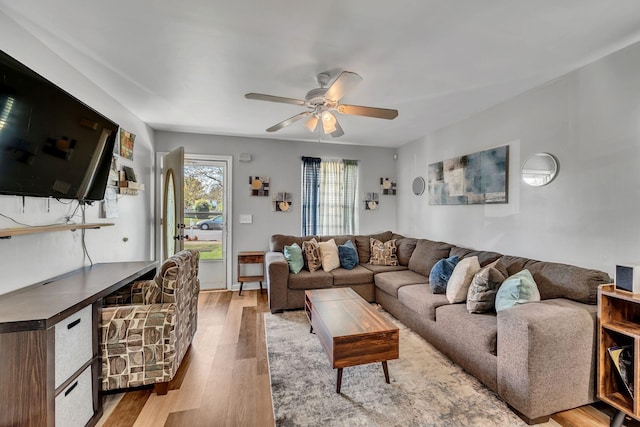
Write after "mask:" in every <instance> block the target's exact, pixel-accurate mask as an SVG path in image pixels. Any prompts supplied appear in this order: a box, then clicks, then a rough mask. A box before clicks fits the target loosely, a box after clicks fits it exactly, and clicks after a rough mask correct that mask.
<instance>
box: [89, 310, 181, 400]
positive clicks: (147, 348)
mask: <svg viewBox="0 0 640 427" xmlns="http://www.w3.org/2000/svg"><path fill="white" fill-rule="evenodd" d="M99 316H100V317H99V320H98V321H99V328H100V358H101V364H102V373H101V381H102V389H103V390H112V389H118V388H126V387H138V386H141V385H147V384H154V383H157V382H167V381H170V380H171V377H172V376H173V372H175V369H177V367H174V366H173V364H174V359H175V344H176V330H175V329H176V328H175V326H176V325H175V321H176V306H175V304H172V303H170V304H149V305H126V306H110V307H103V308H101V309H100V310H99ZM174 368H175V369H174Z"/></svg>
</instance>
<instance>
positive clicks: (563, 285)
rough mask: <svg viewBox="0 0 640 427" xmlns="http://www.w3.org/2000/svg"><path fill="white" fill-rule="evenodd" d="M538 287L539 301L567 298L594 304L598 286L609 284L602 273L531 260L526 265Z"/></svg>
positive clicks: (608, 279) (605, 274)
mask: <svg viewBox="0 0 640 427" xmlns="http://www.w3.org/2000/svg"><path fill="white" fill-rule="evenodd" d="M526 268H527V270H529V271H530V272H531V275H532V276H533V279H534V280H535V281H536V284H537V285H538V290H539V291H540V299H543V300H544V299H551V298H568V299H571V300H574V301H578V302H582V303H585V304H596V302H597V300H598V286H600V285H602V284H605V283H611V282H612V280H611V278H610V277H609V275H608V274H607V273H605V272H603V271H598V270H591V269H587V268H581V267H577V266H575V265H566V264H560V263H555V262H542V261H534V260H531V261H530V262H528V263H527V265H526Z"/></svg>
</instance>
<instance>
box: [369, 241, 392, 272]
mask: <svg viewBox="0 0 640 427" xmlns="http://www.w3.org/2000/svg"><path fill="white" fill-rule="evenodd" d="M370 245H371V258H369V264H372V265H398V256H397V255H396V239H392V240H388V241H386V242H384V243H382V242H381V241H380V240H378V239H374V238H371V239H370Z"/></svg>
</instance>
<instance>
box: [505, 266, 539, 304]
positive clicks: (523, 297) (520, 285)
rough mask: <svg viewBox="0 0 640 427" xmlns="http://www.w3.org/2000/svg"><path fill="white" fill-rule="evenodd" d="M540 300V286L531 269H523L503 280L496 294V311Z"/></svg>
mask: <svg viewBox="0 0 640 427" xmlns="http://www.w3.org/2000/svg"><path fill="white" fill-rule="evenodd" d="M537 301H540V292H538V286H537V285H536V282H535V281H534V280H533V276H531V273H530V272H529V270H526V269H525V270H522V271H520V272H518V273H516V274H514V275H513V276H510V277H507V279H506V280H505V281H504V282H502V285H500V289H498V293H497V294H496V311H497V312H500V311H502V310H507V309H509V308H512V307H515V306H517V305H522V304H528V303H530V302H537Z"/></svg>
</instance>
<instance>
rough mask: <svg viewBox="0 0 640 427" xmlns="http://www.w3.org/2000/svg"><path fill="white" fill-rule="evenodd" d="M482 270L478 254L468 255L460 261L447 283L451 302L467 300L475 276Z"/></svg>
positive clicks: (448, 296) (448, 297)
mask: <svg viewBox="0 0 640 427" xmlns="http://www.w3.org/2000/svg"><path fill="white" fill-rule="evenodd" d="M479 270H480V263H479V262H478V257H477V256H472V257H467V258H465V259H463V260H462V261H460V262H459V263H458V264H457V265H456V268H455V269H454V270H453V273H452V274H451V278H450V279H449V283H448V284H447V292H446V293H447V299H448V300H449V302H450V303H451V304H455V303H458V302H465V301H466V300H467V293H468V292H469V286H470V285H471V281H472V280H473V276H475V275H476V273H477V272H478V271H479Z"/></svg>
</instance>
